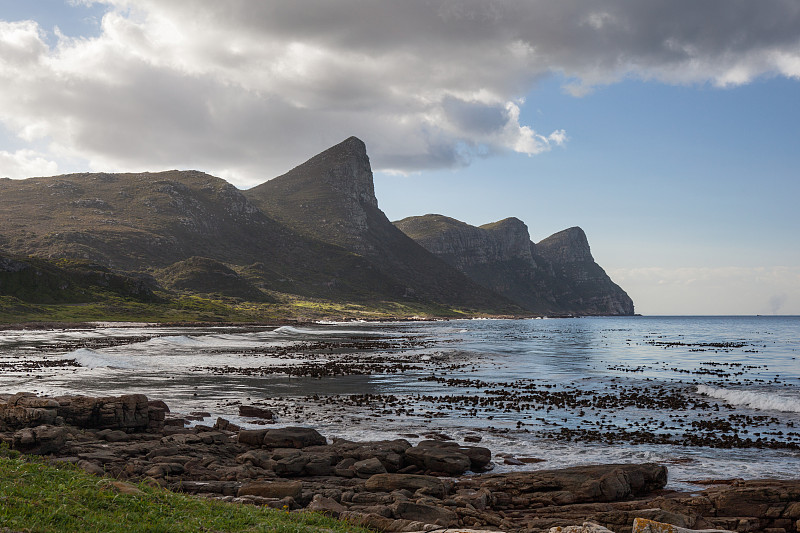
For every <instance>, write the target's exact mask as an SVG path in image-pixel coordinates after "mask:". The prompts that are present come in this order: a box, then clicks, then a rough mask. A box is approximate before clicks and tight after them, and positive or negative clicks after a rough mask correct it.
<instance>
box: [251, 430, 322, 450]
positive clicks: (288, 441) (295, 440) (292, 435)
mask: <svg viewBox="0 0 800 533" xmlns="http://www.w3.org/2000/svg"><path fill="white" fill-rule="evenodd" d="M265 431H266V433H265V435H264V440H263V443H262V444H263V445H264V446H266V447H267V448H306V447H308V446H322V445H325V444H327V440H326V439H325V437H323V436H322V435H320V434H319V432H318V431H317V430H316V429H312V428H304V427H286V428H280V429H267V430H265ZM240 434H241V432H240Z"/></svg>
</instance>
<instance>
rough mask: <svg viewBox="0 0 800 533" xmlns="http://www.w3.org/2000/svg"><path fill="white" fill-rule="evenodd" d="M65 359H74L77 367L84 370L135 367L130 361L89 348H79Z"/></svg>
mask: <svg viewBox="0 0 800 533" xmlns="http://www.w3.org/2000/svg"><path fill="white" fill-rule="evenodd" d="M65 357H68V358H72V359H75V361H76V362H77V363H78V364H79V365H81V366H82V367H85V368H133V367H134V366H135V365H134V364H133V363H132V362H131V361H126V360H125V359H121V358H119V357H115V356H113V355H108V354H104V353H102V352H98V351H96V350H92V349H89V348H79V349H77V350H75V351H74V352H70V353H68V354H67V355H66V356H65Z"/></svg>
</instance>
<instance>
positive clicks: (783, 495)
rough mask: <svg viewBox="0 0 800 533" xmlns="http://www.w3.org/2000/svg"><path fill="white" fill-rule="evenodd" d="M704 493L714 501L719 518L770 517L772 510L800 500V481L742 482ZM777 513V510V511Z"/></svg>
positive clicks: (711, 489) (712, 502)
mask: <svg viewBox="0 0 800 533" xmlns="http://www.w3.org/2000/svg"><path fill="white" fill-rule="evenodd" d="M703 494H704V495H705V496H706V497H707V498H708V499H709V500H710V501H711V504H712V505H713V507H714V510H715V513H716V515H717V516H720V517H723V516H754V517H764V518H775V517H772V516H768V513H770V509H772V508H775V507H777V506H781V509H780V510H779V511H778V512H777V513H776V514H778V515H780V514H781V512H782V511H783V508H784V507H786V505H787V504H788V503H789V502H798V501H800V481H797V480H795V481H772V480H763V481H758V480H754V481H742V482H739V483H736V484H734V485H731V486H728V487H713V488H710V489H707V490H706V491H704V492H703ZM773 513H775V511H773Z"/></svg>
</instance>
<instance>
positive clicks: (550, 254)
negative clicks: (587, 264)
mask: <svg viewBox="0 0 800 533" xmlns="http://www.w3.org/2000/svg"><path fill="white" fill-rule="evenodd" d="M536 251H537V252H538V253H539V255H541V256H543V257H545V258H546V259H548V260H549V261H552V262H553V263H559V264H561V263H580V262H583V261H594V258H593V257H592V252H591V250H590V249H589V240H588V239H587V238H586V234H585V233H584V232H583V230H582V229H581V228H579V227H577V226H576V227H574V228H569V229H565V230H563V231H559V232H558V233H554V234H553V235H551V236H549V237H548V238H546V239H544V240H542V241H540V242H539V243H537V244H536Z"/></svg>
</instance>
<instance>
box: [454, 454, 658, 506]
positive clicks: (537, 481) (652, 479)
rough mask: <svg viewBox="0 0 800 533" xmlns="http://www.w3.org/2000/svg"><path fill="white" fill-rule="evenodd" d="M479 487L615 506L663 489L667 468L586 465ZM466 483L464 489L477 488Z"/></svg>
mask: <svg viewBox="0 0 800 533" xmlns="http://www.w3.org/2000/svg"><path fill="white" fill-rule="evenodd" d="M475 482H476V483H477V484H478V487H483V488H486V489H488V490H490V491H491V492H493V493H495V492H498V493H506V494H509V495H510V496H512V497H513V496H520V495H535V494H537V493H538V494H542V495H544V496H546V497H547V498H548V499H550V500H553V498H554V495H559V496H558V498H557V499H558V500H559V501H555V502H554V503H556V504H566V503H581V502H613V501H619V500H623V499H626V498H629V497H631V496H640V495H645V494H647V493H649V492H652V491H654V490H657V489H661V488H663V487H664V486H665V485H666V483H667V468H666V467H664V466H661V465H657V464H653V463H644V464H619V465H613V464H612V465H586V466H575V467H571V468H563V469H558V470H537V471H532V472H510V473H506V474H490V475H486V476H482V477H481V478H478V479H477V480H475ZM473 484H474V483H473V482H472V481H465V482H464V483H463V484H462V488H478V487H473V486H471V485H473Z"/></svg>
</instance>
